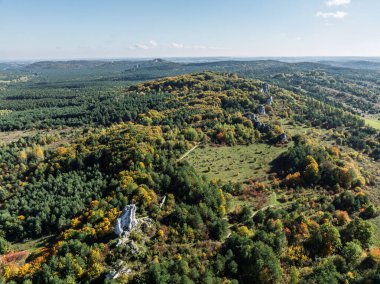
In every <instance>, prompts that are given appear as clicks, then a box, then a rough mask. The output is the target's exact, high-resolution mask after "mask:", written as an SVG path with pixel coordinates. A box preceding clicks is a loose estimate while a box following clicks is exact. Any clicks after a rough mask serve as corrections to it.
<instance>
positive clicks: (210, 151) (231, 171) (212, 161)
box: [185, 144, 288, 182]
mask: <svg viewBox="0 0 380 284" xmlns="http://www.w3.org/2000/svg"><path fill="white" fill-rule="evenodd" d="M287 147H288V146H282V147H275V146H268V145H266V144H252V145H249V146H232V147H228V146H209V145H207V146H201V147H199V148H197V149H195V150H194V151H193V152H191V153H190V154H189V155H188V156H187V157H186V158H185V160H187V161H188V162H189V163H190V164H191V165H193V166H194V168H195V169H196V170H197V171H198V172H199V173H201V174H204V175H206V176H207V177H208V178H210V179H212V178H214V177H216V178H219V179H221V180H224V181H232V182H241V181H245V180H247V179H248V178H252V177H254V178H263V177H265V176H266V173H267V172H268V171H269V169H270V162H271V161H272V160H273V159H274V158H276V157H278V156H279V155H280V154H281V153H282V152H284V151H286V150H287Z"/></svg>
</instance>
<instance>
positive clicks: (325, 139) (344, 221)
mask: <svg viewBox="0 0 380 284" xmlns="http://www.w3.org/2000/svg"><path fill="white" fill-rule="evenodd" d="M154 63H157V64H160V66H161V67H160V68H157V66H156V67H152V66H147V67H144V68H141V69H143V70H144V71H141V74H144V72H147V70H148V69H150V68H152V69H151V70H154V72H158V70H160V72H161V73H160V77H161V76H163V74H167V73H170V72H173V73H180V72H185V70H187V68H194V69H197V68H204V69H207V68H209V67H210V65H208V64H209V63H204V64H186V65H181V64H175V65H176V67H175V68H174V69H173V67H168V65H170V66H172V65H173V64H172V63H168V62H154ZM75 64H80V63H79V62H76V63H75ZM149 64H152V63H149ZM242 64H243V63H241V62H230V63H226V62H218V63H213V64H211V65H212V66H214V67H213V68H215V69H217V70H218V71H222V70H224V71H226V70H227V69H228V70H230V69H232V70H233V69H234V68H235V67H234V66H236V68H238V69H239V68H240V70H242V69H241V68H242ZM244 64H246V63H244ZM252 64H253V66H255V64H262V65H264V67H263V66H262V67H260V68H269V69H268V74H269V73H272V71H273V70H272V69H271V68H274V67H270V66H272V65H273V66H277V67H276V68H279V67H278V63H277V62H261V63H252ZM281 64H284V65H285V66H288V64H285V63H281ZM58 65H59V66H60V67H59V68H61V69H65V68H66V65H65V64H64V65H63V66H62V65H60V63H59V64H58ZM307 65H308V64H294V65H291V66H296V67H295V68H297V70H298V69H299V68H305V69H307V68H309V67H307ZM49 66H50V65H49V64H48V65H46V64H45V63H43V64H41V63H40V64H38V65H37V66H36V65H34V67H33V68H39V69H40V70H43V69H44V68H51V66H50V67H49ZM184 66H185V67H184ZM199 66H202V67H199ZM313 66H314V65H313ZM321 66H322V67H321V68H327V67H323V66H325V65H321ZM54 68H57V66H55V67H54ZM70 68H73V67H72V66H70ZM75 68H77V69H81V68H87V67H82V66H81V65H80V66H77V67H75ZM123 68H124V67H123ZM139 68H140V67H139ZM250 68H251V67H247V69H246V71H244V72H246V73H244V72H243V71H241V72H242V73H244V74H245V77H251V76H252V77H253V74H254V73H250V72H251V69H250ZM254 68H258V67H257V66H255V67H254ZM286 68H288V67H286ZM70 70H71V69H70ZM107 70H109V68H108V67H107ZM255 70H259V69H255ZM261 70H263V69H261ZM281 70H284V69H281ZM339 70H341V69H339ZM41 72H42V71H41ZM57 72H58V71H57ZM86 72H87V71H86ZM107 72H108V71H107ZM133 72H140V71H133ZM133 72H132V71H125V70H124V71H123V74H122V75H120V74H119V75H117V76H121V77H119V78H123V76H124V75H125V74H132V73H133ZM166 72H167V73H166ZM255 72H258V71H255ZM339 72H340V71H339ZM237 73H239V72H237ZM133 74H136V73H133ZM149 74H150V76H153V75H152V72H150V73H149ZM248 74H249V75H248ZM262 74H265V72H264V73H262ZM154 76H155V75H154ZM263 76H264V75H263ZM292 76H293V75H292ZM321 76H322V75H321ZM323 76H325V75H323ZM317 77H318V76H315V77H314V78H317ZM82 78H84V79H83V81H78V82H76V83H75V84H83V87H82V88H80V87H74V88H69V87H68V86H67V85H66V84H69V83H68V81H65V82H61V83H62V86H61V87H54V88H51V89H49V87H47V86H45V87H44V88H42V89H41V88H40V87H37V86H40V85H38V84H39V83H41V81H33V82H29V83H26V84H24V83H23V84H18V85H17V86H13V85H10V86H8V89H7V90H8V91H7V92H6V94H5V93H3V94H2V97H1V100H2V102H4V104H6V107H5V109H7V110H9V111H8V112H5V113H4V114H3V115H1V114H0V127H1V129H2V130H16V129H35V130H33V131H35V132H31V133H28V135H26V136H23V137H22V138H20V139H18V140H16V139H12V140H10V141H6V143H4V144H3V145H2V146H1V148H0V160H1V166H0V253H1V254H2V256H1V260H0V272H1V275H2V276H1V277H2V278H0V279H1V280H4V281H6V282H10V281H15V282H16V283H76V282H81V283H88V282H104V281H111V282H113V283H126V282H128V283H222V282H223V283H238V282H239V283H297V281H300V283H307V282H309V283H338V282H345V281H347V282H348V283H376V281H378V269H379V267H380V266H379V259H380V257H379V250H380V248H379V247H380V240H379V239H380V238H379V235H378V232H377V231H375V230H374V227H373V226H375V227H378V226H379V221H378V217H377V216H378V209H377V208H378V206H379V202H380V198H379V189H380V188H379V175H378V173H379V172H380V165H379V163H378V161H376V160H379V159H380V143H379V132H378V131H377V130H375V129H374V128H371V127H366V126H365V121H364V120H363V119H361V118H360V117H358V116H356V115H354V114H352V113H351V112H348V111H345V110H344V109H342V108H339V107H334V106H332V105H330V104H326V103H323V102H321V100H316V99H314V98H312V97H311V96H308V95H305V94H303V93H302V92H301V93H299V94H297V93H294V92H292V91H290V90H287V89H283V88H281V87H278V86H276V85H273V84H271V85H268V84H267V83H264V82H263V81H260V80H259V79H261V78H259V79H247V78H242V77H239V76H238V75H237V74H236V73H232V72H223V73H215V72H201V73H195V74H186V75H179V76H172V77H166V78H160V79H156V80H153V81H147V82H145V81H144V82H140V83H135V84H132V81H130V82H129V83H128V84H125V82H124V83H123V84H124V85H122V84H120V85H116V86H114V85H112V86H111V85H110V84H109V82H110V81H107V83H106V84H99V85H98V86H99V87H94V86H89V83H88V81H87V80H88V77H87V75H85V76H84V77H82ZM39 80H40V79H39ZM91 80H92V79H91ZM107 80H109V79H107ZM273 80H274V79H273ZM121 82H122V81H121ZM71 83H72V82H70V84H71ZM54 84H55V83H54ZM54 84H53V83H52V85H54ZM64 85H65V86H64ZM31 86H35V87H36V88H35V89H33V88H30V87H31ZM20 89H21V90H22V91H21V92H20ZM27 89H28V90H29V91H28V93H26V90H27ZM41 90H42V91H41ZM46 90H49V92H47V91H46ZM47 128H48V130H46V129H47ZM4 142H5V141H4ZM127 205H129V206H127ZM133 205H135V206H133ZM120 217H122V218H121V219H118V218H120ZM115 227H116V230H115ZM115 231H116V232H117V233H118V234H115ZM106 279H107V280H106ZM27 281H29V282H27ZM292 281H293V282H292ZM365 281H367V282H365ZM368 281H372V282H368Z"/></svg>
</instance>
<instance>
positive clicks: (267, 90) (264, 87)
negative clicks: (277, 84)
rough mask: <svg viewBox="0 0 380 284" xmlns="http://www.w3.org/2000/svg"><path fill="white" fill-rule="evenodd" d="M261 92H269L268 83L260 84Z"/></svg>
mask: <svg viewBox="0 0 380 284" xmlns="http://www.w3.org/2000/svg"><path fill="white" fill-rule="evenodd" d="M261 92H264V93H266V94H268V93H269V92H270V90H269V85H268V84H267V83H263V84H262V86H261Z"/></svg>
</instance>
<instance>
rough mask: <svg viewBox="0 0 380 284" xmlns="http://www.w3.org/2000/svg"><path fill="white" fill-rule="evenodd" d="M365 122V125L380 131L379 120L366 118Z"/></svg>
mask: <svg viewBox="0 0 380 284" xmlns="http://www.w3.org/2000/svg"><path fill="white" fill-rule="evenodd" d="M365 122H366V124H367V125H369V126H371V127H373V128H376V129H380V120H378V119H376V118H366V119H365Z"/></svg>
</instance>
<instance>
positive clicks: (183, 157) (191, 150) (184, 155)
mask: <svg viewBox="0 0 380 284" xmlns="http://www.w3.org/2000/svg"><path fill="white" fill-rule="evenodd" d="M199 145H200V143H198V144H197V145H195V146H194V147H193V148H191V149H190V150H189V151H187V152H186V153H185V154H183V155H182V156H181V157H180V158H179V159H178V160H177V162H179V161H181V160H183V159H185V158H186V157H187V155H189V154H190V153H191V152H193V151H194V150H195V149H197V148H198V147H199Z"/></svg>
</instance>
